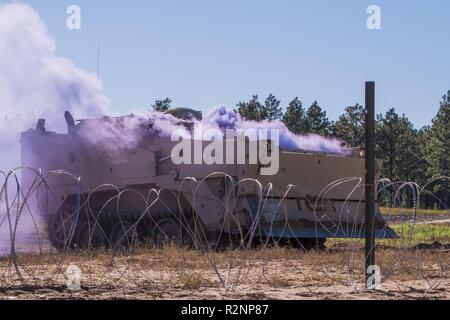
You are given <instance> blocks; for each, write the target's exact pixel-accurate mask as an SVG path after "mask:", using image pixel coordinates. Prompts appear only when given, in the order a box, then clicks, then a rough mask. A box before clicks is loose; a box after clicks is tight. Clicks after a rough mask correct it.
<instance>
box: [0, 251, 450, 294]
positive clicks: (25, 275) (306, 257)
mask: <svg viewBox="0 0 450 320" xmlns="http://www.w3.org/2000/svg"><path fill="white" fill-rule="evenodd" d="M377 257H378V264H379V266H380V268H381V287H380V288H379V290H377V291H367V290H365V289H364V280H363V272H362V264H363V261H364V259H363V253H362V250H361V249H360V248H357V247H354V248H352V247H342V246H341V247H336V248H333V249H329V250H327V251H323V252H302V251H299V250H297V249H290V248H265V249H253V250H249V251H239V250H234V251H227V252H220V253H217V252H214V253H213V252H210V253H203V254H202V253H199V252H195V251H187V250H183V249H179V248H165V249H140V250H138V251H137V252H136V251H135V252H132V253H130V254H123V255H121V256H118V257H116V258H115V259H114V260H113V259H112V257H111V255H110V254H108V253H98V252H97V253H86V252H84V253H81V252H80V253H71V254H70V255H60V254H54V255H48V254H45V255H42V256H36V255H35V256H20V255H19V256H18V260H17V265H18V269H17V270H18V271H19V272H20V274H21V277H22V279H20V277H19V276H18V273H17V270H16V269H15V267H14V264H13V263H12V261H11V259H10V258H8V257H5V258H3V259H1V260H0V299H14V300H15V299H95V300H103V299H145V300H147V299H182V300H184V299H194V300H197V299H198V300H202V299H213V300H214V299H239V300H241V299H283V300H298V299H314V300H316V299H345V300H347V299H395V300H398V299H448V300H450V280H449V279H448V277H449V275H450V259H449V258H450V253H449V252H448V250H443V249H442V250H415V251H412V250H398V249H383V250H380V251H379V252H378V255H377ZM69 265H71V266H77V267H78V268H79V269H80V271H81V276H80V277H79V279H80V281H81V289H80V290H78V291H71V290H69V289H68V286H67V281H68V278H70V279H72V276H71V275H70V274H69V273H68V269H67V268H68V266H69ZM70 283H72V282H69V284H70Z"/></svg>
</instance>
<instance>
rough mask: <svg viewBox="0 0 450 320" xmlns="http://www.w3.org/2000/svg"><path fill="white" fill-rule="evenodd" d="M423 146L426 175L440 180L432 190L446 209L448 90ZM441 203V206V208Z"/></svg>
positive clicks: (449, 134)
mask: <svg viewBox="0 0 450 320" xmlns="http://www.w3.org/2000/svg"><path fill="white" fill-rule="evenodd" d="M426 141H427V142H426V146H425V155H424V156H425V159H426V160H427V162H428V174H429V176H430V178H432V179H437V178H441V177H447V178H446V179H445V178H444V179H442V180H441V181H440V183H439V185H437V186H436V187H435V189H434V190H433V191H434V192H435V193H436V196H437V197H438V198H439V200H440V201H442V203H443V204H444V207H446V208H448V206H449V204H450V199H449V192H448V187H449V182H448V177H450V171H449V154H450V142H449V141H450V90H449V91H448V92H447V94H446V95H445V96H444V97H443V98H442V101H441V103H440V107H439V111H438V113H437V115H436V117H435V118H434V119H433V121H432V126H431V127H430V128H429V130H428V134H427V138H426ZM442 203H441V206H442Z"/></svg>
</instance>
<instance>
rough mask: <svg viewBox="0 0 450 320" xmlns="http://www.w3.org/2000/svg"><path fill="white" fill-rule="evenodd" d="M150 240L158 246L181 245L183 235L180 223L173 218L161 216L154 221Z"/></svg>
mask: <svg viewBox="0 0 450 320" xmlns="http://www.w3.org/2000/svg"><path fill="white" fill-rule="evenodd" d="M152 241H153V243H154V244H155V245H156V246H158V247H161V246H164V245H167V244H175V245H179V246H181V245H182V244H183V237H182V235H181V230H180V224H179V223H178V222H177V221H176V220H175V219H173V218H162V219H159V220H158V221H156V223H155V225H154V226H153V231H152Z"/></svg>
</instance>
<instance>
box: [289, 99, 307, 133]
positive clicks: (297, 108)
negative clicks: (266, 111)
mask: <svg viewBox="0 0 450 320" xmlns="http://www.w3.org/2000/svg"><path fill="white" fill-rule="evenodd" d="M283 122H284V123H285V124H286V126H287V127H288V129H289V130H290V131H292V132H293V133H295V134H305V133H306V130H307V128H306V111H305V109H304V108H303V105H302V102H301V101H300V99H299V98H297V97H296V98H295V99H294V100H292V101H291V102H290V103H289V106H288V108H287V110H286V113H285V114H284V116H283Z"/></svg>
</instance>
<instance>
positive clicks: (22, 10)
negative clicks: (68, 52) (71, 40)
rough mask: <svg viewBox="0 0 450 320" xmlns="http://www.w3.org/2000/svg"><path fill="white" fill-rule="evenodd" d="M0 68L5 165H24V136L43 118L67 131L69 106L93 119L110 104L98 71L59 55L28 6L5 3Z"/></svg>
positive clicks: (0, 8) (0, 160)
mask: <svg viewBox="0 0 450 320" xmlns="http://www.w3.org/2000/svg"><path fill="white" fill-rule="evenodd" d="M0 70H1V71H0V151H1V154H2V155H3V156H2V157H0V169H8V168H9V169H10V168H13V167H15V166H18V165H19V158H20V157H19V144H18V141H19V134H20V132H21V131H25V130H27V129H29V128H31V127H34V126H35V124H36V122H37V119H38V118H45V119H46V120H47V127H49V128H51V129H52V130H64V127H65V122H64V112H63V111H64V110H69V111H71V112H72V113H73V114H76V115H77V117H91V116H99V115H103V114H105V113H106V110H107V108H108V105H109V102H108V99H107V98H106V97H105V96H104V95H103V94H102V88H101V84H100V82H99V81H98V80H97V78H96V77H95V75H93V74H89V73H87V72H85V71H83V70H81V69H79V68H77V67H76V66H75V65H74V64H73V63H72V62H70V61H69V60H67V59H64V58H61V57H58V56H57V54H56V45H55V42H54V40H53V39H52V38H51V37H50V36H49V34H48V31H47V28H46V26H45V24H44V23H43V21H42V20H41V19H40V18H39V16H38V15H37V14H36V12H35V11H34V10H33V9H32V8H31V7H30V6H28V5H25V4H19V3H13V4H6V5H0ZM5 155H8V156H7V157H5Z"/></svg>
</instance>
